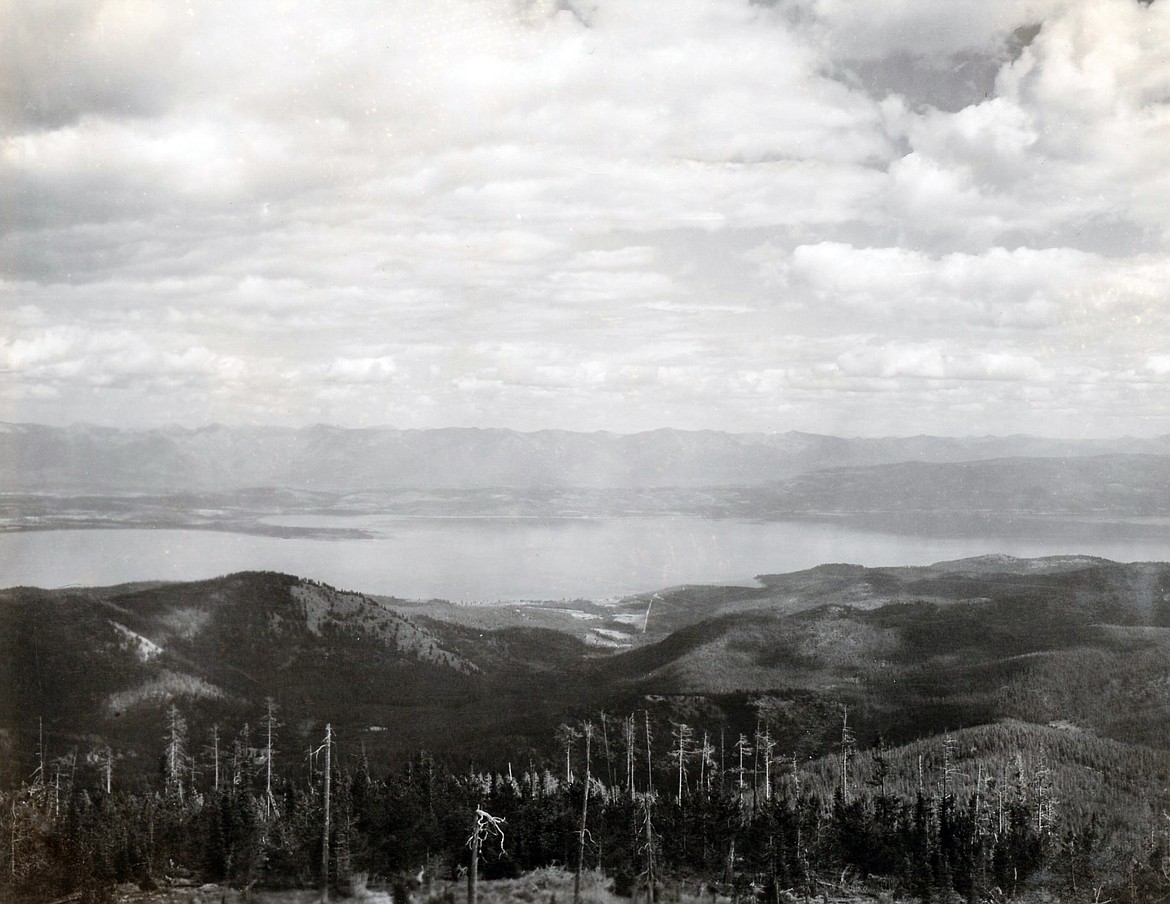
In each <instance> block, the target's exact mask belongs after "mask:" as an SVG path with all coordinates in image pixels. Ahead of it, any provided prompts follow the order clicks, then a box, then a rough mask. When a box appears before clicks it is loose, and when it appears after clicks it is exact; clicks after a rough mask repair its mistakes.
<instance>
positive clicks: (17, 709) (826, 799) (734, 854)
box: [0, 556, 1170, 904]
mask: <svg viewBox="0 0 1170 904" xmlns="http://www.w3.org/2000/svg"><path fill="white" fill-rule="evenodd" d="M652 601H653V603H654V609H653V611H652V612H650V613H649V616H650V619H651V624H653V625H654V626H655V627H654V628H653V629H652V630H648V631H646V633H644V634H643V633H641V632H638V631H636V630H632V631H631V632H630V635H629V636H630V642H629V644H628V645H627V646H626V648H625V649H622V650H619V651H616V652H615V651H613V650H611V649H609V648H599V647H598V646H596V645H590V644H589V643H587V642H586V641H585V640H584V639H583V637H582V635H581V630H580V629H579V628H578V629H575V630H573V631H569V630H566V631H558V630H552V629H550V628H549V624H553V623H555V622H550V621H549V618H550V617H555V612H554V613H553V615H552V616H550V615H549V613H548V612H546V613H545V615H544V618H543V620H542V622H541V624H542V625H543V626H541V627H535V626H532V625H526V624H525V623H524V619H523V612H522V611H520V610H522V608H523V607H511V608H510V609H508V610H507V611H508V612H510V613H512V614H511V615H510V616H507V617H505V615H506V613H505V611H504V610H500V612H499V615H500V617H501V621H503V622H509V621H510V623H509V624H504V626H503V627H500V628H497V629H495V630H485V629H483V628H481V627H477V626H475V624H474V619H471V618H469V619H465V620H463V621H462V623H459V622H444V621H438V620H434V619H431V618H427V617H425V616H422V615H420V614H418V610H419V608H420V605H419V604H417V603H416V604H409V605H408V604H407V603H406V601H398V600H393V599H380V600H375V599H373V598H371V597H367V596H364V595H362V594H360V593H352V592H344V591H339V590H336V589H334V588H330V587H326V586H324V585H321V584H317V583H314V582H310V581H304V580H301V579H299V578H295V577H291V576H288V575H279V574H268V573H243V574H236V575H230V576H227V577H224V578H220V579H216V580H212V581H203V582H198V583H190V584H137V585H132V586H123V587H112V588H94V589H67V590H57V591H45V590H35V589H29V588H14V589H10V590H7V591H3V592H2V593H0V666H2V668H3V674H0V681H2V682H3V687H4V688H5V696H4V698H3V699H4V702H5V706H4V708H3V710H2V711H0V717H2V718H3V724H2V725H0V732H2V733H0V740H2V742H3V749H2V751H0V752H2V754H3V758H2V761H0V762H2V765H3V774H2V775H0V786H2V787H0V795H2V796H0V803H3V804H4V807H3V808H0V810H2V812H0V829H4V830H6V831H7V833H8V835H7V836H6V837H8V838H9V839H10V846H11V849H10V851H9V854H10V858H11V864H12V866H11V869H10V871H9V873H8V874H6V876H5V877H4V878H2V879H0V893H8V892H12V893H13V894H16V893H19V894H22V895H28V900H30V901H33V900H45V899H46V898H52V894H46V892H47V891H52V892H53V894H56V895H58V896H60V895H62V894H65V893H67V892H71V891H72V890H74V889H77V888H79V887H80V888H86V887H89V886H88V885H87V883H92V882H98V883H99V885H100V883H101V882H106V883H108V882H113V881H126V880H128V879H133V880H135V881H142V882H151V881H155V878H154V877H155V876H157V875H158V874H159V871H160V870H164V869H165V870H168V871H172V873H173V871H174V870H176V869H180V870H183V871H185V872H184V874H185V875H188V876H193V877H196V878H195V879H192V881H202V880H204V879H208V878H211V879H215V880H216V881H226V882H234V883H237V884H240V885H246V884H248V883H251V882H256V881H260V882H269V883H288V882H299V881H312V880H313V878H314V877H315V876H316V875H317V869H318V867H317V864H319V863H320V862H321V861H320V852H321V847H320V839H321V834H320V833H321V828H320V826H321V823H320V820H321V818H322V816H321V814H322V795H323V794H324V793H325V792H324V784H323V778H322V776H323V771H322V770H323V768H324V767H323V760H322V758H321V751H322V747H323V743H324V742H325V741H326V740H327V742H328V745H329V746H328V750H329V751H330V754H331V756H332V760H331V762H332V766H331V770H332V771H331V772H330V775H331V777H332V781H333V788H334V790H335V793H336V794H337V795H338V797H337V799H336V801H335V806H336V810H335V812H336V814H337V821H336V823H335V824H334V826H333V830H332V834H331V835H330V842H329V844H330V848H329V850H330V858H331V859H330V863H331V864H332V865H331V867H330V869H331V870H334V872H332V873H331V876H332V877H333V879H334V880H335V881H341V880H342V879H343V878H344V879H346V881H348V880H349V878H352V876H353V875H354V874H356V873H358V872H361V871H365V872H367V873H374V874H378V875H382V876H386V875H390V874H393V873H395V872H397V873H398V874H401V875H405V874H406V872H407V870H410V871H411V874H412V875H413V874H414V872H417V870H418V869H419V866H420V864H424V865H425V864H429V867H428V868H430V869H433V870H435V871H437V872H438V873H440V874H441V875H443V876H448V877H454V876H455V875H456V874H457V873H458V871H459V868H460V866H461V865H463V866H466V860H467V850H468V848H467V844H466V841H467V832H468V825H469V820H471V819H472V818H473V817H474V815H475V814H476V812H477V808H480V809H484V810H485V811H486V812H488V813H491V814H494V815H496V816H500V817H504V818H506V819H507V826H508V839H509V844H508V848H507V852H506V855H505V854H500V855H493V857H492V858H491V859H488V860H485V869H486V870H489V874H493V875H514V874H515V873H516V872H517V871H520V870H526V869H533V868H537V867H547V866H549V865H550V864H553V863H561V864H564V863H571V862H575V861H574V860H573V859H571V858H575V857H581V856H582V855H581V853H580V852H581V850H582V848H581V847H578V844H579V843H581V842H579V841H578V840H579V839H580V838H582V837H585V836H582V835H581V834H580V826H581V825H582V824H585V825H586V828H587V830H588V831H587V836H588V838H591V839H593V841H590V842H589V844H590V845H592V846H591V847H587V848H586V850H587V851H588V857H589V858H591V859H590V860H588V861H586V862H589V863H593V864H596V865H598V866H600V867H601V868H602V869H604V870H605V871H606V874H607V875H608V876H609V877H610V879H611V880H612V882H613V883H614V885H613V887H614V888H615V889H617V890H619V891H620V893H622V894H626V893H628V892H629V891H630V890H632V889H633V888H634V887H635V886H636V884H637V883H638V882H645V881H647V880H646V876H647V875H650V877H651V879H653V878H654V877H655V876H657V877H659V878H664V877H665V878H670V879H671V880H672V881H681V880H682V879H687V880H689V881H693V882H703V883H716V884H719V883H721V884H720V887H721V888H723V893H725V894H732V893H735V894H739V895H741V896H747V897H751V896H752V895H753V894H755V893H757V892H761V890H767V889H771V891H770V892H768V894H769V895H770V897H769V898H768V899H769V900H773V899H777V898H779V897H781V896H782V893H784V894H792V895H795V896H798V897H799V896H808V895H812V894H815V893H819V891H823V890H824V889H825V888H833V889H840V890H842V891H844V890H845V886H846V884H847V882H846V880H847V878H850V877H852V880H856V882H857V883H858V884H855V885H851V886H850V888H851V889H852V892H851V893H857V894H860V893H862V892H864V893H866V894H873V893H879V892H880V893H884V894H895V893H896V894H898V895H900V896H903V897H907V898H923V899H928V898H929V899H935V898H938V899H946V898H949V897H950V896H952V895H953V894H955V893H958V894H960V895H965V896H968V897H974V898H979V896H981V895H982V896H984V897H987V896H995V899H996V900H1001V899H1003V898H1004V897H1011V896H1013V895H1018V894H1024V893H1026V892H1027V891H1028V889H1029V888H1032V889H1035V888H1036V887H1039V888H1042V889H1045V891H1046V893H1049V894H1051V893H1056V894H1058V895H1067V896H1068V899H1069V900H1082V899H1083V894H1082V893H1083V892H1084V890H1085V889H1086V888H1096V889H1097V890H1098V891H1104V890H1110V893H1112V894H1116V895H1119V896H1121V897H1118V898H1117V900H1119V901H1122V900H1124V901H1126V902H1134V904H1136V902H1138V901H1143V900H1159V899H1160V898H1159V897H1158V896H1160V895H1164V894H1165V893H1166V892H1167V890H1168V889H1170V886H1167V885H1166V881H1165V878H1164V875H1163V872H1162V865H1163V864H1165V863H1170V839H1168V838H1166V837H1164V825H1163V822H1162V818H1161V816H1160V814H1161V813H1162V812H1163V811H1164V810H1165V809H1166V808H1167V807H1170V799H1168V798H1167V792H1166V789H1167V787H1170V732H1168V729H1167V726H1168V725H1170V681H1168V680H1167V662H1170V565H1166V564H1157V563H1148V564H1129V565H1122V564H1117V563H1113V562H1108V561H1105V560H1101V559H1093V558H1087V557H1076V556H1070V557H1060V558H1054V559H1042V560H1018V559H1010V558H1005V557H985V558H981V559H972V560H963V561H958V562H947V563H940V564H937V565H934V566H930V567H927V568H884V569H868V568H861V567H858V566H850V565H828V566H822V567H820V568H817V569H812V570H810V571H806V572H800V573H797V574H791V575H776V576H767V577H764V578H762V579H761V581H760V586H759V587H756V588H745V587H739V588H679V589H675V590H673V591H663V592H661V593H659V594H656V595H654V598H653V600H652ZM643 602H646V601H645V600H642V599H635V600H632V601H630V605H631V606H632V607H634V609H635V610H637V609H639V608H640V607H641V604H642V603H643ZM399 604H401V605H399ZM399 610H403V611H399ZM437 611H443V612H447V611H449V610H447V609H439V610H437ZM583 614H584V615H586V616H588V615H589V614H590V613H586V612H584V610H576V609H573V610H564V611H563V612H562V614H561V616H560V617H561V618H562V619H563V620H564V622H565V625H566V627H567V626H568V625H569V624H570V623H574V624H575V623H579V622H581V621H588V620H589V619H588V618H582V615H583ZM618 614H621V612H619V613H618ZM623 623H628V620H625V622H623V621H618V622H616V624H623ZM605 630H610V631H615V630H616V629H615V628H611V629H605ZM586 636H587V635H586ZM327 724H328V725H329V726H330V728H329V729H328V730H327V729H326V725H327ZM420 751H426V752H425V753H421V752H420ZM585 774H588V775H590V776H591V778H590V781H589V782H588V783H587V782H585V781H584V779H583V776H584V775H585ZM585 788H589V795H590V797H591V799H592V804H591V807H590V808H589V809H588V814H587V816H586V817H583V816H582V815H581V814H582V813H583V812H584V811H585V809H586V808H585V806H584V803H583V794H584V789H585ZM583 819H587V820H588V821H587V822H585V823H583V822H582V820H583ZM13 839H15V840H13ZM647 839H649V840H647ZM1164 842H1166V843H1164ZM647 851H649V854H648V853H647ZM14 852H15V853H14ZM65 852H67V853H65ZM306 864H312V865H311V866H306ZM654 870H657V871H659V872H657V873H655V872H653V871H654ZM648 871H650V872H649V873H648ZM101 887H102V888H108V886H101ZM343 888H344V886H343ZM99 890H100V889H99ZM87 893H89V892H87ZM97 893H98V892H97V891H94V892H93V894H97ZM103 893H104V892H103ZM1149 895H1152V896H1153V897H1149ZM38 896H39V897H38ZM1061 899H1064V898H1061Z"/></svg>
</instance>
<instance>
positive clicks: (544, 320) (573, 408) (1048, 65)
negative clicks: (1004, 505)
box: [0, 0, 1170, 433]
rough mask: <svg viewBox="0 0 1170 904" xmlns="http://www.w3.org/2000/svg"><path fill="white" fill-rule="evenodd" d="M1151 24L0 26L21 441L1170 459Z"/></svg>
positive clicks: (152, 9) (536, 19)
mask: <svg viewBox="0 0 1170 904" xmlns="http://www.w3.org/2000/svg"><path fill="white" fill-rule="evenodd" d="M1168 16H1170V6H1167V5H1166V4H1163V3H1154V4H1149V5H1146V4H1141V3H1138V2H1136V0H1027V2H1019V0H989V2H986V3H979V4H953V3H952V4H946V3H937V2H927V0H883V2H881V3H878V4H877V5H876V6H875V5H873V4H856V3H848V2H843V0H775V2H770V3H761V2H749V0H681V2H680V0H674V2H667V0H650V2H645V3H637V4H629V3H622V2H617V0H594V2H590V3H588V4H585V3H576V2H573V3H566V2H559V3H558V2H551V0H550V2H543V0H542V2H524V3H518V2H515V0H484V2H468V0H438V2H434V0H430V2H424V0H405V2H401V3H395V4H392V5H389V6H388V5H386V4H385V3H383V2H380V0H342V2H340V3H328V4H327V3H324V2H321V0H297V2H291V3H285V4H279V5H275V6H274V5H272V4H264V3H258V2H251V0H245V2H240V3H234V4H213V3H202V2H190V3H187V2H183V3H179V2H177V0H175V2H163V3H145V2H140V0H97V2H79V0H53V2H52V3H48V4H27V3H19V2H15V0H12V2H4V0H0V367H3V369H4V372H5V376H6V377H7V381H6V385H4V386H2V387H0V405H3V406H4V410H3V411H2V412H0V416H3V417H4V418H7V419H10V420H19V419H30V420H49V421H55V422H68V421H71V420H77V419H93V418H97V419H99V420H103V421H108V422H111V423H117V422H120V421H123V420H126V419H134V420H136V422H138V423H142V424H147V423H153V422H157V421H159V420H169V419H172V418H175V417H181V418H187V419H192V420H200V419H218V420H228V421H233V420H245V421H252V420H256V421H271V420H277V421H281V422H288V423H305V422H311V421H316V420H336V421H341V422H344V423H355V424H357V423H379V422H392V423H400V424H404V425H410V426H435V425H440V424H452V423H478V424H490V423H496V424H505V425H512V426H520V427H526V428H533V427H541V426H563V427H582V428H596V427H606V428H611V429H623V430H632V429H638V428H640V427H651V426H663V425H667V424H674V425H677V426H691V427H703V426H713V427H721V428H725V429H785V428H787V427H800V428H802V429H814V430H816V429H821V430H842V429H849V430H865V431H871V432H887V433H888V432H899V431H910V432H919V431H922V430H931V429H933V430H940V431H943V432H948V431H949V432H954V431H958V432H966V431H967V430H969V429H976V430H979V431H980V432H988V431H996V430H998V429H1000V428H1002V429H1019V428H1020V426H1021V425H1025V426H1026V425H1028V424H1029V423H1031V424H1033V425H1037V424H1040V425H1045V424H1046V425H1047V426H1048V428H1049V429H1051V430H1053V431H1055V432H1059V426H1058V422H1059V418H1060V417H1067V416H1068V413H1069V412H1073V411H1081V412H1083V414H1084V417H1085V418H1088V419H1090V420H1093V422H1094V423H1097V424H1099V425H1100V429H1101V430H1103V431H1108V430H1112V429H1113V427H1114V426H1116V424H1117V423H1119V422H1120V421H1121V419H1123V418H1124V417H1125V416H1129V417H1130V418H1131V419H1132V420H1133V423H1134V424H1135V425H1136V426H1134V427H1132V429H1133V430H1137V431H1141V430H1145V431H1148V430H1153V429H1159V430H1160V429H1165V430H1170V412H1167V411H1166V408H1165V402H1164V401H1159V399H1158V398H1157V396H1158V389H1159V388H1161V387H1164V385H1165V383H1166V380H1167V378H1168V377H1170V373H1168V371H1167V368H1166V367H1165V360H1164V359H1165V352H1164V351H1163V349H1164V348H1166V347H1167V346H1170V322H1167V317H1168V316H1170V306H1168V305H1167V300H1168V299H1167V298H1166V289H1165V288H1164V287H1165V286H1166V285H1168V284H1170V283H1168V282H1167V276H1168V275H1170V273H1168V270H1170V253H1168V252H1170V249H1168V247H1167V245H1168V242H1170V235H1168V234H1167V228H1168V226H1170V222H1168V217H1167V214H1166V211H1167V210H1170V182H1168V179H1170V177H1168V176H1167V175H1166V174H1167V172H1168V171H1170V170H1168V168H1167V165H1166V164H1167V154H1168V153H1170V152H1168V151H1167V150H1166V148H1170V140H1168V139H1170V133H1168V129H1170V112H1168V109H1170V64H1168V63H1167V60H1168V59H1170V19H1168V18H1167V17H1168ZM1149 387H1153V389H1150V388H1149ZM858 399H864V403H860V402H858V401H857V400H858ZM1038 412H1039V413H1038ZM1043 412H1049V413H1050V414H1049V415H1045V414H1043ZM1045 417H1049V418H1050V419H1049V420H1048V421H1045ZM1126 429H1130V428H1126Z"/></svg>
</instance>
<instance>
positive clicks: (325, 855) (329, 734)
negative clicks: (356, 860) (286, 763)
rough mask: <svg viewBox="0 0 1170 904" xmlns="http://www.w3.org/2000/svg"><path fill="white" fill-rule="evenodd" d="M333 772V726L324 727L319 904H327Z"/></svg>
mask: <svg viewBox="0 0 1170 904" xmlns="http://www.w3.org/2000/svg"><path fill="white" fill-rule="evenodd" d="M332 770H333V726H332V725H330V724H326V725H325V788H324V790H325V819H324V827H323V829H322V832H321V904H329V780H330V773H331V772H332Z"/></svg>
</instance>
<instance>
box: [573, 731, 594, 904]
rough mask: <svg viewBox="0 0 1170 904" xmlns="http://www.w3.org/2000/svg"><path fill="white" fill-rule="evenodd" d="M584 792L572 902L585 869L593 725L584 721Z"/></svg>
mask: <svg viewBox="0 0 1170 904" xmlns="http://www.w3.org/2000/svg"><path fill="white" fill-rule="evenodd" d="M584 734H585V793H584V797H583V799H582V802H581V827H580V829H578V831H577V872H576V874H575V875H574V876H573V904H581V873H582V872H583V871H584V869H585V820H586V818H587V817H588V815H589V778H590V764H589V746H590V742H591V741H592V740H593V726H592V725H590V724H589V723H588V722H586V723H585V731H584Z"/></svg>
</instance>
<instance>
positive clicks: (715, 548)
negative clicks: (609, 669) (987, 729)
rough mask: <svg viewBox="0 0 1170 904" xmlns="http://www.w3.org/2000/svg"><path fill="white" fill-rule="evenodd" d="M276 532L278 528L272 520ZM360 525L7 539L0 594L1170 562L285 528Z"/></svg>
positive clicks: (861, 540) (1134, 557)
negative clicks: (991, 559) (155, 585)
mask: <svg viewBox="0 0 1170 904" xmlns="http://www.w3.org/2000/svg"><path fill="white" fill-rule="evenodd" d="M273 521H274V522H276V521H277V519H273ZM279 523H281V524H285V525H287V526H329V527H359V528H362V529H365V530H370V531H373V532H375V534H376V535H375V536H373V537H371V538H368V539H345V540H333V539H306V538H290V539H282V538H279V537H270V536H256V535H252V534H237V533H221V532H215V531H206V530H163V529H158V530H146V529H108V530H46V531H27V532H13V533H5V534H0V586H4V587H9V586H14V585H18V584H20V585H30V586H39V587H61V586H66V585H90V586H101V585H108V584H117V583H123V582H127V581H140V580H183V581H186V580H197V579H201V578H208V577H215V576H217V575H221V574H227V573H230V572H233V571H243V570H264V571H282V572H287V573H290V574H296V575H300V576H302V577H308V578H314V579H316V580H320V581H324V582H326V583H328V584H332V585H334V586H336V587H340V588H342V589H347V590H359V591H363V592H366V593H375V594H387V595H393V596H399V597H405V598H412V599H430V598H444V599H451V600H468V601H472V600H475V601H495V600H524V599H573V598H579V597H587V598H593V599H599V598H605V597H612V596H619V595H624V594H630V593H636V592H639V591H645V590H655V589H660V588H662V587H668V586H672V585H676V584H685V583H718V582H725V583H748V582H750V581H751V578H752V576H753V575H757V574H768V573H780V572H787V571H797V570H800V569H803V568H809V567H812V566H814V565H819V564H822V563H825V562H851V563H855V564H860V565H871V566H872V565H925V564H930V563H932V562H938V561H943V560H947V559H957V558H964V557H967V556H975V555H983V554H987V553H1006V554H1009V555H1015V556H1021V557H1024V556H1044V555H1063V554H1070V553H1079V554H1091V555H1098V556H1103V557H1105V558H1110V559H1115V560H1117V561H1126V562H1129V561H1151V560H1158V561H1162V560H1170V534H1167V535H1164V536H1159V535H1155V536H1145V537H1136V538H1128V539H1126V538H1117V537H1110V536H1099V537H1088V538H1086V537H1084V536H1079V537H1077V538H1076V539H1069V538H1068V537H1067V535H1066V536H1061V535H1060V534H1059V532H1058V531H1056V530H1055V529H1054V530H1053V531H1052V532H1051V533H1044V532H1037V533H1036V534H1035V535H1018V534H1017V535H1012V536H992V535H988V536H963V537H946V536H915V535H912V534H905V533H885V532H882V531H878V530H865V529H859V528H855V527H848V526H842V525H836V524H821V523H812V522H790V521H771V522H764V521H747V520H733V519H711V518H702V517H681V516H658V517H648V518H588V519H585V518H581V519H575V518H553V519H544V518H539V519H538V518H408V519H392V518H387V517H379V516H364V517H361V518H330V519H322V518H320V517H314V518H313V519H311V520H305V519H292V518H289V519H282V520H279Z"/></svg>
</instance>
